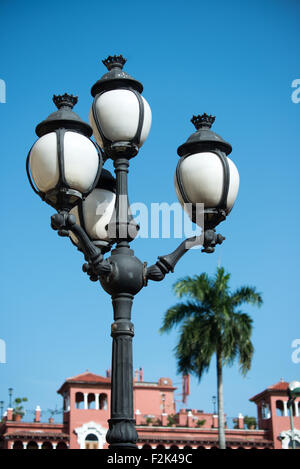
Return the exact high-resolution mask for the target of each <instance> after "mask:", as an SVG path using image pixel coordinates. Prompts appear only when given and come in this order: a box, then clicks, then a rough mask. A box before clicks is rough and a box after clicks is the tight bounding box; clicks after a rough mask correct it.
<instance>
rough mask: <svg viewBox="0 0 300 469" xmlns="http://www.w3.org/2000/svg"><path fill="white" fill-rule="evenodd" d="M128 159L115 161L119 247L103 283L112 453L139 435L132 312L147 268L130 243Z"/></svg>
mask: <svg viewBox="0 0 300 469" xmlns="http://www.w3.org/2000/svg"><path fill="white" fill-rule="evenodd" d="M128 160H129V157H128V158H126V157H125V158H124V157H123V158H116V159H115V161H114V166H115V170H116V178H117V184H116V205H115V216H114V217H113V219H112V221H111V222H110V224H109V226H108V232H109V236H110V237H112V238H113V239H115V241H116V243H117V246H116V249H114V250H113V251H112V253H111V256H110V258H109V262H110V264H111V272H110V274H109V275H108V276H104V277H102V278H101V279H100V281H101V284H102V287H103V288H104V290H105V291H106V292H107V293H109V294H110V295H111V298H112V304H113V310H114V322H113V324H112V327H111V336H112V338H113V346H112V377H111V418H110V420H109V430H108V432H107V435H106V440H107V442H108V443H109V445H110V446H109V449H132V448H134V449H136V448H137V446H136V442H137V439H138V435H137V432H136V429H135V420H134V418H133V366H132V338H133V336H134V327H133V323H132V322H131V309H132V303H133V298H134V295H136V294H137V293H138V292H139V291H140V290H141V289H142V288H143V286H144V266H143V264H142V262H141V261H140V260H139V259H137V258H136V257H135V256H134V252H133V251H132V249H130V246H129V242H130V241H132V239H134V238H135V236H136V234H137V226H136V224H135V222H134V220H133V219H132V216H131V213H130V209H129V202H128V187H127V175H128V166H129V161H128Z"/></svg>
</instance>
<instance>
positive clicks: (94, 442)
mask: <svg viewBox="0 0 300 469" xmlns="http://www.w3.org/2000/svg"><path fill="white" fill-rule="evenodd" d="M98 448H99V441H98V438H97V436H96V435H94V433H89V434H88V436H87V437H86V439H85V449H98Z"/></svg>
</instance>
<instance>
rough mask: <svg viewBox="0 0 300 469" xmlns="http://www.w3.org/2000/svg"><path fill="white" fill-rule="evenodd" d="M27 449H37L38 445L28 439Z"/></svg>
mask: <svg viewBox="0 0 300 469" xmlns="http://www.w3.org/2000/svg"><path fill="white" fill-rule="evenodd" d="M27 449H39V447H38V445H37V443H36V442H35V441H29V443H28V445H27Z"/></svg>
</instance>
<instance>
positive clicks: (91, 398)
mask: <svg viewBox="0 0 300 469" xmlns="http://www.w3.org/2000/svg"><path fill="white" fill-rule="evenodd" d="M95 401H96V399H95V394H93V393H90V394H89V395H88V409H95V407H96V402H95Z"/></svg>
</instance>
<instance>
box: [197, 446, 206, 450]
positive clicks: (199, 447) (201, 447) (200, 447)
mask: <svg viewBox="0 0 300 469" xmlns="http://www.w3.org/2000/svg"><path fill="white" fill-rule="evenodd" d="M197 449H205V447H204V446H198V448H197Z"/></svg>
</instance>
